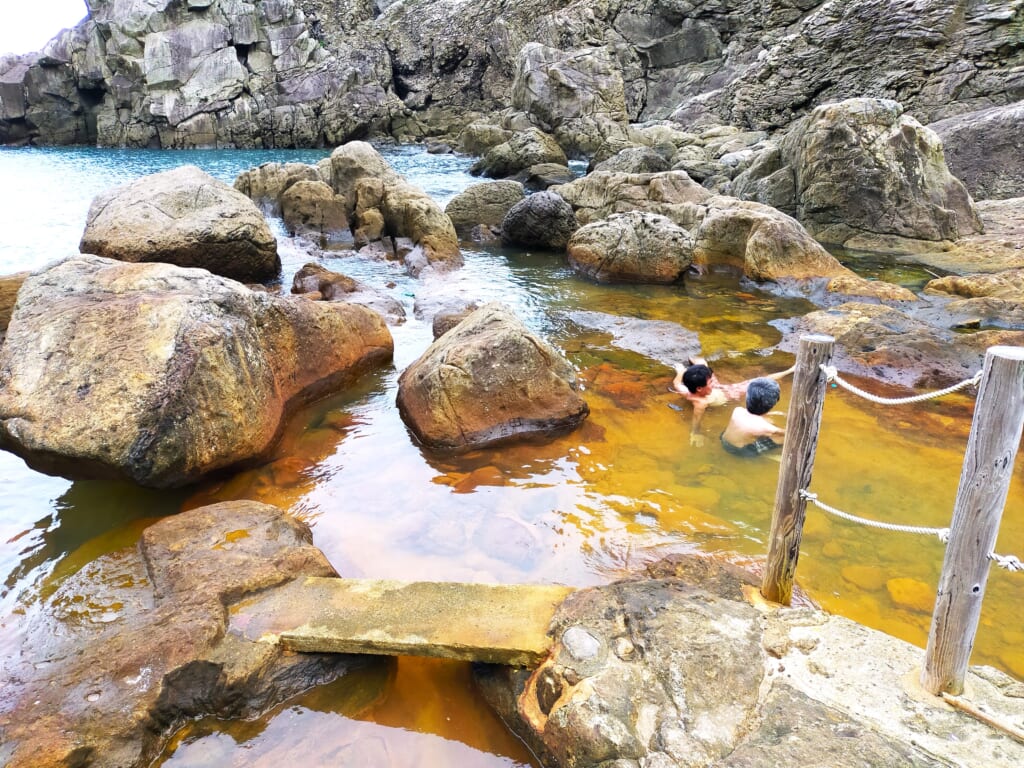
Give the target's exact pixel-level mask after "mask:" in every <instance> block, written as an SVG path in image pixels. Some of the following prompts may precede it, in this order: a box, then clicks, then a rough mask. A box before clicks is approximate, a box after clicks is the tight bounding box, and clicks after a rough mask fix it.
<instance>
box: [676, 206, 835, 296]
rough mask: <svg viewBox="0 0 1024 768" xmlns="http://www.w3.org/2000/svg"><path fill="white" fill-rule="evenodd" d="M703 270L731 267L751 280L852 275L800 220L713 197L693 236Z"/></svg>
mask: <svg viewBox="0 0 1024 768" xmlns="http://www.w3.org/2000/svg"><path fill="white" fill-rule="evenodd" d="M693 238H694V246H693V261H694V263H695V264H697V265H698V266H701V267H703V266H707V265H711V264H726V265H731V266H734V267H737V268H739V269H742V271H743V274H744V275H746V276H747V277H749V278H750V279H751V280H758V281H767V280H779V279H781V278H796V279H804V278H813V277H840V276H847V275H852V274H853V273H852V272H850V270H848V269H847V268H846V267H844V266H843V265H842V264H840V263H839V262H838V261H837V260H836V258H835V257H834V256H832V254H830V253H829V252H828V251H826V250H825V249H824V248H822V247H821V245H819V244H818V242H817V241H816V240H815V239H814V238H813V237H811V236H810V235H809V234H808V232H807V230H805V229H804V228H803V227H802V226H800V224H799V222H797V221H795V220H794V219H792V218H790V217H789V216H787V215H786V214H784V213H782V212H780V211H777V210H775V209H774V208H771V207H769V206H767V205H761V204H759V203H752V202H746V201H743V200H737V199H735V198H732V197H713V198H711V199H709V200H708V201H707V203H706V212H705V214H704V216H703V218H702V219H701V221H700V224H699V225H698V226H697V227H696V229H695V230H694V232H693Z"/></svg>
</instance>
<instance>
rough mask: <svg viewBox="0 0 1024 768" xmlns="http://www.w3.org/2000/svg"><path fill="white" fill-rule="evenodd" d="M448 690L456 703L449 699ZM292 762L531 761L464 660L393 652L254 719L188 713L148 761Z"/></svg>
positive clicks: (242, 766) (178, 765) (489, 767)
mask: <svg viewBox="0 0 1024 768" xmlns="http://www.w3.org/2000/svg"><path fill="white" fill-rule="evenodd" d="M453 696H457V697H459V699H460V700H461V706H453V703H454V702H453V701H452V697H453ZM310 734H316V738H315V739H311V738H310ZM297 755H301V759H300V758H297V757H296V756H297ZM297 760H298V762H297ZM295 764H301V765H304V766H321V765H322V766H328V765H330V766H345V768H381V767H382V766H389V767H390V768H433V767H434V766H440V765H473V766H480V768H517V767H518V766H528V765H533V764H534V763H533V758H532V756H531V755H530V753H529V752H528V751H527V750H526V748H525V747H524V746H523V745H522V743H520V742H519V741H518V740H516V739H515V738H514V737H513V736H512V735H511V734H510V733H509V732H508V731H506V730H505V728H504V727H503V726H502V725H501V723H500V722H498V720H497V717H496V715H494V714H493V713H492V712H491V710H490V709H489V708H488V706H487V704H485V703H484V701H483V700H482V699H481V698H480V696H479V694H478V693H477V692H476V690H475V689H474V686H473V683H472V681H471V679H470V673H469V665H467V664H460V663H455V662H450V661H443V660H439V659H417V658H409V657H401V658H398V659H393V660H391V663H390V664H388V665H373V666H371V667H368V668H366V669H364V670H360V671H358V672H356V673H354V674H353V675H349V676H347V677H346V678H344V679H343V680H341V681H338V682H336V683H333V684H331V685H325V686H321V687H319V688H317V689H316V690H314V691H311V692H310V693H308V694H306V695H305V696H302V697H301V701H300V702H298V703H296V702H291V703H289V704H286V705H284V706H280V707H277V708H276V709H275V710H274V711H273V712H272V713H270V714H269V715H268V716H267V717H264V718H260V719H259V720H254V721H249V722H244V721H242V722H238V721H236V722H232V723H224V722H221V721H217V720H215V719H213V718H207V719H204V720H200V721H198V722H196V723H193V724H191V725H189V726H187V727H186V728H184V729H183V730H182V731H181V732H179V733H178V735H177V736H176V737H175V739H174V740H173V741H172V742H171V743H170V744H169V745H168V748H167V749H166V750H165V752H164V757H162V758H161V759H159V760H157V762H156V763H154V766H163V768H277V766H281V765H295Z"/></svg>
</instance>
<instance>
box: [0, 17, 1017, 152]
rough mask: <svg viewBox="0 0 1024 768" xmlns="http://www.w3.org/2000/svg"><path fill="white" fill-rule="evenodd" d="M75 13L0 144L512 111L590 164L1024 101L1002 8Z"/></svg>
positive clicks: (279, 141) (421, 128)
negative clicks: (873, 100) (791, 130)
mask: <svg viewBox="0 0 1024 768" xmlns="http://www.w3.org/2000/svg"><path fill="white" fill-rule="evenodd" d="M90 7H91V10H92V17H91V19H89V20H88V21H86V22H84V23H83V24H81V25H79V27H78V28H76V29H75V30H72V31H70V32H68V33H66V34H64V35H62V36H60V37H58V38H57V39H55V40H54V41H52V42H51V43H50V44H49V45H48V46H47V47H46V49H44V51H43V52H41V53H40V54H36V55H34V56H30V57H17V58H12V59H10V60H6V61H5V62H3V63H0V141H2V142H5V143H7V142H17V141H29V140H33V141H39V142H42V143H69V142H82V143H98V144H100V145H104V146H105V145H114V146H116V145H128V146H164V147H178V146H201V145H202V146H206V145H209V146H223V147H230V146H237V147H281V146H315V145H325V144H326V145H330V144H338V143H342V142H343V141H345V140H347V139H349V138H352V137H355V136H363V135H372V134H373V133H374V132H380V131H391V132H393V133H394V134H395V135H402V136H407V137H419V138H422V137H424V136H428V135H437V133H439V132H441V133H444V132H449V131H452V132H455V133H457V128H458V126H459V125H460V124H461V123H462V122H465V121H466V120H468V119H473V118H472V116H471V115H470V112H471V111H477V112H480V111H486V112H493V111H496V110H500V109H503V108H506V107H509V106H510V105H511V104H512V103H515V104H518V105H520V107H521V108H523V109H526V110H528V111H529V112H530V113H531V114H533V115H534V120H535V121H536V123H537V124H538V125H548V126H551V128H550V129H551V130H553V131H554V132H555V134H556V135H557V136H558V138H559V141H561V142H562V143H563V144H564V145H565V146H572V147H578V148H580V149H582V150H583V151H588V152H589V151H593V149H596V147H597V146H598V145H599V144H600V141H601V140H602V138H604V137H605V136H607V135H609V134H610V133H613V132H614V131H615V130H616V126H619V127H621V124H622V122H624V121H625V120H629V121H639V120H651V119H664V118H668V117H670V116H674V117H675V118H676V119H678V120H679V121H680V122H681V123H683V124H685V125H691V124H695V123H700V124H707V123H708V122H714V123H729V124H734V125H740V126H743V127H746V128H755V129H763V130H774V129H776V128H780V127H783V126H785V125H788V124H789V123H790V122H792V120H793V119H794V118H796V117H799V116H800V115H802V114H803V113H805V112H806V111H807V110H809V109H811V108H813V107H815V106H817V105H819V104H822V103H826V102H831V101H837V100H841V99H846V98H852V97H856V96H862V95H865V94H871V95H873V96H880V97H885V98H893V99H898V100H900V101H902V103H903V104H904V105H905V107H906V108H907V109H908V111H910V112H911V113H912V114H914V115H915V116H917V117H918V118H919V119H920V120H922V122H925V123H930V122H934V121H937V120H941V119H944V118H948V117H954V116H956V115H960V114H966V113H969V112H974V111H977V110H979V109H987V108H990V107H993V106H1003V105H1006V104H1010V103H1013V102H1015V101H1019V100H1020V95H1021V93H1020V83H1019V68H1020V66H1021V64H1022V63H1024V42H1022V39H1021V36H1020V34H1019V25H1020V22H1021V14H1022V13H1024V10H1022V8H1021V6H1020V5H1019V4H1018V3H1017V2H1016V0H1014V1H1013V2H1003V3H997V2H993V1H992V0H985V1H983V2H970V3H968V2H964V1H963V0H959V1H957V2H948V1H947V0H924V1H923V2H919V3H915V4H914V5H913V6H904V5H901V4H898V3H886V4H882V5H879V4H878V3H877V2H875V1H874V0H832V1H831V2H818V1H816V0H799V2H793V0H724V1H723V2H717V3H712V4H708V3H700V4H696V5H695V4H693V3H666V2H652V1H651V0H623V2H615V3H604V4H597V5H595V4H593V3H590V2H579V1H577V2H568V1H567V0H555V2H540V0H518V2H511V1H510V0H496V1H495V2H488V3H473V4H467V3H461V4H450V3H437V2H433V0H404V1H403V2H400V3H397V2H396V3H382V2H378V3H372V2H369V0H345V1H344V2H340V3H328V2H325V0H275V2H273V3H249V2H243V1H241V0H209V2H205V0H204V1H203V2H199V3H196V2H192V3H164V2H161V3H156V4H154V3H151V2H146V0H95V1H94V2H92V3H91V4H90ZM482 30H486V33H483V32H482ZM892 40H899V41H900V42H899V45H892V44H891V41H892ZM513 85H515V88H514V89H513ZM513 91H515V96H514V97H512V96H511V94H512V93H513ZM440 112H447V113H450V114H453V115H454V114H456V113H458V114H460V115H464V116H465V119H463V118H459V117H456V118H449V119H447V120H442V121H440V122H437V120H436V116H437V115H438V114H440Z"/></svg>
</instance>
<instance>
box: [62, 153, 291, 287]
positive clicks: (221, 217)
mask: <svg viewBox="0 0 1024 768" xmlns="http://www.w3.org/2000/svg"><path fill="white" fill-rule="evenodd" d="M79 248H80V250H81V251H82V252H83V253H91V254H95V255H96V256H105V257H107V258H111V259H119V260H120V261H129V262H142V261H162V262H166V263H168V264H175V265H177V266H179V267H202V268H203V269H208V270H210V271H211V272H213V273H215V274H218V275H223V276H224V277H230V278H232V279H234V280H240V281H243V282H262V281H264V280H270V279H272V278H274V277H276V276H277V275H278V273H279V272H280V271H281V260H280V258H278V255H277V240H276V238H275V237H274V235H273V233H272V232H271V231H270V227H269V226H267V222H266V220H265V219H264V218H263V214H262V213H260V211H259V209H258V208H257V207H256V206H255V205H254V204H253V202H252V201H251V200H249V199H248V198H247V197H246V196H245V195H243V194H242V193H241V192H239V191H237V190H235V189H232V188H231V187H229V186H228V185H227V184H225V183H224V182H222V181H218V180H217V179H215V178H213V177H212V176H210V175H209V174H208V173H206V172H205V171H203V170H201V169H199V168H197V167H195V166H194V165H185V166H181V167H180V168H175V169H174V170H171V171H164V172H162V173H155V174H152V175H150V176H144V177H142V178H141V179H136V180H135V181H133V182H131V183H130V184H126V185H124V186H121V187H117V188H115V189H112V190H108V191H107V192H101V193H100V194H98V195H97V196H96V197H95V198H94V199H93V201H92V205H90V206H89V214H88V216H87V218H86V222H85V232H84V233H83V234H82V242H81V244H80V246H79Z"/></svg>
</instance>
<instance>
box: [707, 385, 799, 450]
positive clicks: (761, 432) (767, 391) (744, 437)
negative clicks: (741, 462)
mask: <svg viewBox="0 0 1024 768" xmlns="http://www.w3.org/2000/svg"><path fill="white" fill-rule="evenodd" d="M779 394H780V391H779V382H777V381H774V380H772V379H769V378H759V379H753V380H751V381H750V382H749V383H748V385H747V398H746V400H747V407H746V408H742V407H739V408H735V409H733V412H732V416H731V417H730V419H729V424H728V425H727V426H726V428H725V431H724V432H722V435H721V440H722V447H723V448H725V450H726V451H728V452H729V453H731V454H733V455H734V456H759V455H761V454H762V453H766V452H767V451H770V450H772V449H773V448H779V447H781V445H782V440H783V436H784V435H785V434H786V430H784V429H782V427H777V426H775V425H774V424H773V423H772V422H771V421H770V420H769V419H768V416H770V415H773V414H772V413H771V410H772V408H774V407H775V404H776V403H777V402H779ZM776 413H778V412H777V411H776Z"/></svg>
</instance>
